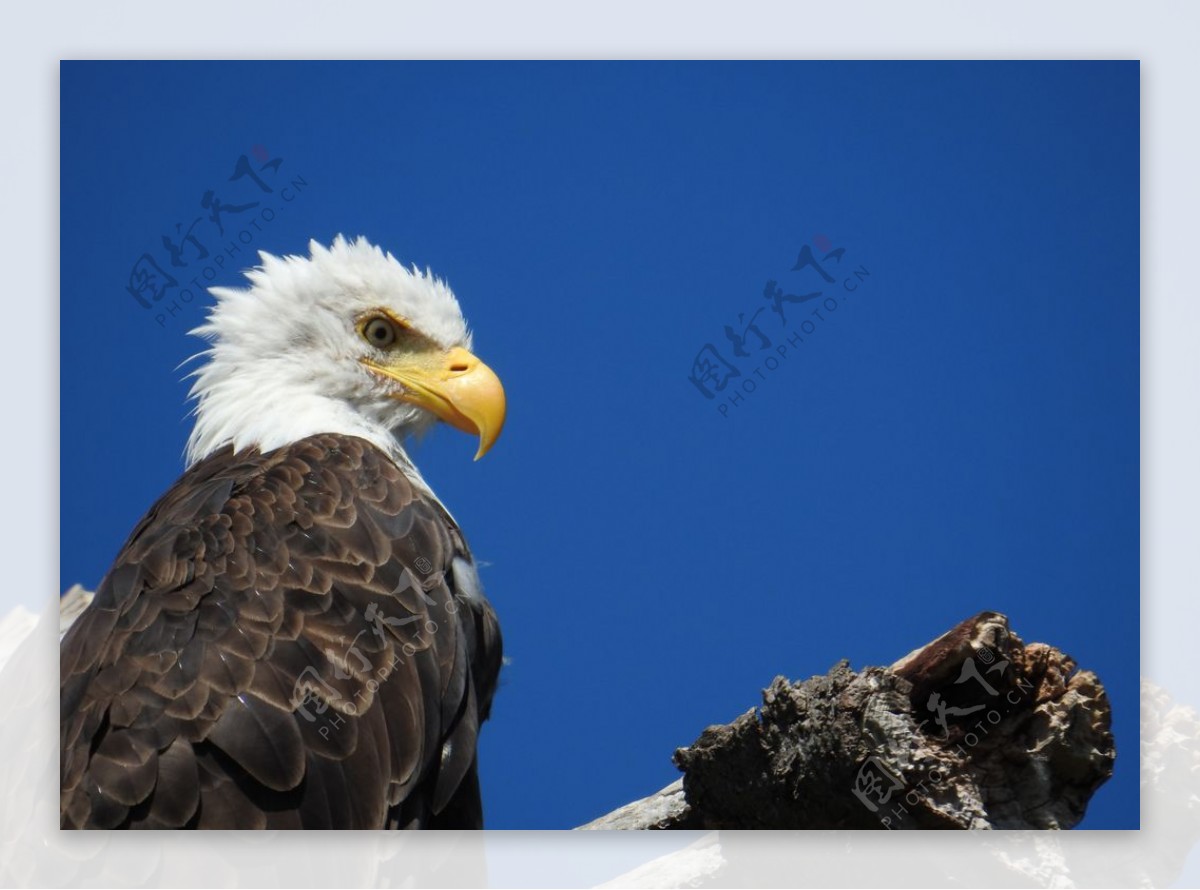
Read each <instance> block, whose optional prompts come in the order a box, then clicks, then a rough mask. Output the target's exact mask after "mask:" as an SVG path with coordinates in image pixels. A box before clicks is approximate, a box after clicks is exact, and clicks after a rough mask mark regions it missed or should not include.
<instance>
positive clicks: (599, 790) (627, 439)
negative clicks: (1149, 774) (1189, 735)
mask: <svg viewBox="0 0 1200 890" xmlns="http://www.w3.org/2000/svg"><path fill="white" fill-rule="evenodd" d="M1138 80H1139V72H1138V65H1137V63H1136V62H1104V63H1079V62H1072V63H1012V64H1004V63H961V64H960V63H882V64H872V63H790V64H763V63H756V64H707V65H687V64H451V63H437V64H431V63H392V64H319V63H298V64H291V63H215V64H206V63H184V64H181V63H169V64H152V63H133V64H126V63H122V64H116V63H64V64H63V66H62V341H61V342H62V379H61V397H62V488H61V491H62V556H61V572H62V579H61V580H62V584H63V587H64V588H65V587H66V586H68V585H69V584H71V583H73V582H77V581H78V582H83V583H85V584H87V585H89V586H94V585H95V584H96V583H97V582H98V581H99V580H100V577H101V576H102V574H103V573H104V571H105V570H106V569H107V567H108V565H109V564H110V562H111V560H112V558H113V556H114V555H115V553H116V551H117V549H118V548H119V547H120V545H121V543H122V541H123V540H124V538H125V536H126V534H127V533H128V532H129V530H130V528H131V527H132V526H133V524H134V523H135V522H136V521H137V519H138V518H139V517H140V515H141V514H142V512H143V511H144V510H145V509H146V508H147V507H148V506H149V505H150V504H151V503H152V502H153V500H154V499H155V498H156V497H157V496H158V495H159V494H160V493H161V492H162V491H163V490H164V489H165V488H166V487H167V486H168V485H170V484H171V482H172V481H173V480H174V479H175V478H176V476H177V475H178V474H179V472H180V471H181V469H182V460H181V453H182V449H183V445H184V442H185V440H186V437H187V433H188V429H189V424H188V421H187V416H186V415H187V410H188V408H187V406H186V404H185V397H186V392H187V386H186V384H185V382H183V380H182V374H183V372H182V371H178V370H177V369H176V367H177V365H179V363H180V362H181V361H183V360H184V359H185V358H187V357H188V356H190V355H192V354H193V353H195V352H196V351H197V350H198V349H199V348H200V346H199V342H198V341H196V340H195V339H194V338H191V337H189V336H188V335H187V333H186V332H187V330H188V329H189V328H191V327H193V326H194V325H196V324H198V323H199V322H200V321H201V320H202V318H203V306H204V305H207V297H206V296H205V297H204V298H203V299H201V298H200V297H197V298H196V299H194V300H193V301H192V302H191V303H187V304H180V306H181V308H180V310H179V312H178V314H177V315H176V316H174V317H171V316H168V317H167V318H166V319H160V320H159V321H161V323H159V322H157V321H156V319H155V315H156V312H154V311H150V312H148V311H145V310H143V309H142V308H140V307H139V306H138V305H137V303H136V302H135V301H134V299H133V298H132V297H131V296H130V295H129V294H128V293H126V291H125V284H126V282H127V279H128V276H129V272H130V268H131V266H132V265H133V263H134V261H135V260H136V259H137V258H138V257H139V256H140V255H141V254H142V253H143V252H148V253H151V254H152V255H153V256H155V257H156V258H157V260H158V262H159V263H160V264H162V265H163V267H164V268H168V265H167V260H166V254H165V252H164V251H163V249H162V247H161V236H162V235H163V234H165V233H170V234H173V232H174V228H173V227H174V225H175V224H176V223H177V222H183V223H184V227H185V228H186V227H187V225H188V224H189V223H190V222H191V221H192V219H194V218H195V217H197V216H201V215H203V214H204V212H205V211H204V210H203V209H202V208H201V207H200V200H201V196H202V195H203V193H204V192H205V191H206V190H208V189H215V190H216V191H217V194H218V196H219V197H220V198H221V199H222V200H223V201H226V202H228V203H238V202H247V201H254V200H260V198H262V199H263V202H264V203H263V205H262V206H266V207H269V208H271V209H273V210H275V214H274V219H273V221H271V222H269V223H267V222H264V221H262V219H261V217H259V223H258V225H259V230H257V231H255V230H253V229H250V228H247V227H246V226H244V225H242V224H239V223H238V222H237V220H238V219H239V217H237V216H227V217H226V221H227V235H228V236H227V237H226V238H224V239H219V238H217V237H216V234H215V227H213V226H212V224H211V223H209V222H208V221H207V220H202V222H201V223H200V224H199V225H198V226H197V227H196V229H195V231H196V233H197V234H198V235H199V236H200V239H201V241H202V242H204V243H206V245H207V246H208V248H209V249H210V250H211V251H213V253H214V254H215V253H216V252H217V251H218V250H221V249H222V248H223V246H224V245H226V244H228V243H230V242H236V238H237V232H239V231H241V230H243V229H246V231H248V232H249V233H250V234H251V235H252V243H251V244H250V245H249V246H245V245H243V246H242V247H241V252H240V253H239V254H236V255H235V256H233V257H232V258H231V259H230V260H229V261H228V262H227V267H226V268H227V271H225V272H223V273H221V274H220V275H219V276H218V281H217V283H220V284H229V285H236V284H238V283H239V278H238V276H237V274H236V271H235V270H236V269H240V268H243V267H246V266H248V265H251V264H252V263H253V262H254V261H255V256H254V254H253V253H252V250H254V249H264V250H268V251H270V252H275V253H296V252H303V251H305V250H306V245H307V242H308V239H309V238H310V237H315V238H318V239H320V240H323V241H326V242H328V241H329V240H330V239H332V237H333V236H334V235H335V234H337V233H339V232H344V233H346V234H348V235H350V234H365V235H367V236H368V237H369V238H371V239H372V240H373V241H375V242H377V243H379V244H381V245H383V246H385V247H386V248H388V249H390V250H392V251H393V252H394V253H396V254H397V255H398V256H399V257H401V258H402V259H404V260H407V261H415V262H417V263H418V264H420V265H422V266H426V265H428V266H430V267H431V268H433V269H434V270H435V271H436V272H437V273H438V274H440V275H442V276H444V277H446V278H447V279H448V280H449V282H450V284H451V285H452V286H453V287H454V289H455V291H456V292H457V293H458V295H459V297H460V299H461V301H462V303H463V305H464V307H465V309H466V312H467V314H468V318H469V320H470V322H471V323H472V325H473V327H474V328H475V330H476V347H477V350H476V351H477V352H478V353H479V354H480V355H481V356H482V357H483V358H484V359H485V360H486V361H488V362H489V364H491V365H492V367H494V368H495V369H496V370H497V372H498V373H499V374H500V376H501V378H502V379H503V380H504V382H505V385H506V388H507V390H508V393H509V400H510V416H509V421H508V426H507V428H506V430H505V433H504V436H503V438H502V439H501V441H500V443H499V445H498V446H497V447H496V449H495V450H494V451H493V452H492V453H491V454H489V455H488V457H487V458H486V459H485V460H483V461H480V462H479V463H472V462H471V459H470V458H471V455H472V453H473V449H474V444H473V443H472V442H471V441H469V439H468V438H467V437H466V436H462V435H461V434H458V433H455V432H454V431H451V430H448V429H441V430H438V431H437V432H436V433H435V434H434V435H432V436H431V437H430V438H429V439H427V440H426V441H425V442H423V443H421V444H420V445H419V447H417V448H416V450H415V453H416V457H417V459H418V461H419V463H420V465H421V467H422V469H423V470H424V472H425V473H426V476H427V478H429V479H430V481H431V482H432V484H433V485H434V487H435V489H436V490H437V492H438V493H439V495H440V496H441V498H442V499H443V500H444V501H445V503H446V504H447V505H448V506H449V507H450V509H451V510H452V511H453V512H454V513H455V515H456V516H457V517H458V518H459V519H460V521H461V522H462V523H463V525H464V527H465V529H466V531H467V533H468V536H469V538H470V540H471V543H472V546H473V548H474V550H475V552H476V555H477V556H478V558H479V559H480V560H482V561H484V562H485V563H486V567H485V568H484V581H485V584H486V586H487V589H488V592H489V595H490V597H491V598H492V600H493V602H494V603H495V605H496V608H497V609H498V611H499V614H500V616H501V619H502V622H503V627H504V634H505V641H506V647H507V652H508V655H509V656H510V657H511V660H512V661H511V664H510V665H509V666H508V667H507V668H506V670H505V672H504V678H503V686H502V689H501V691H500V693H499V695H498V697H497V700H496V706H495V713H494V718H493V720H492V721H491V723H489V724H488V726H487V728H486V730H485V732H484V735H483V744H482V769H483V791H484V795H485V803H486V809H487V816H488V820H489V824H490V826H491V827H497V828H515V827H564V828H565V827H570V826H574V825H577V824H580V823H582V822H585V821H587V820H589V819H591V818H593V817H595V816H598V815H601V814H602V813H605V812H607V811H609V810H611V809H612V808H614V807H616V806H618V805H620V804H623V803H626V802H628V801H629V800H631V799H634V798H636V797H639V796H641V795H644V794H647V793H649V792H651V791H653V790H655V789H657V788H659V787H661V786H663V785H666V784H667V783H669V782H671V781H673V780H674V779H675V778H676V776H677V773H676V771H675V769H674V767H673V766H672V765H671V761H670V755H671V752H672V751H673V750H674V749H675V748H676V747H677V746H680V745H685V744H687V743H689V742H691V741H692V740H693V739H694V738H695V737H696V736H697V734H698V733H699V732H700V731H701V730H702V729H703V728H704V727H705V726H706V725H707V724H710V723H715V722H725V721H728V720H730V719H732V718H733V717H735V716H737V715H738V714H739V713H741V712H743V711H744V710H746V709H747V708H748V707H750V706H751V705H753V704H755V703H756V702H757V700H758V690H759V689H760V688H761V687H763V686H765V685H767V684H768V683H769V682H770V681H771V679H772V678H773V677H774V676H775V675H777V674H785V675H787V676H789V677H793V678H803V677H807V676H810V675H812V674H816V673H824V672H825V671H826V670H827V669H828V668H829V667H830V666H831V665H832V664H833V663H834V662H836V661H837V660H838V659H839V658H843V657H845V658H849V659H850V661H851V663H852V664H853V665H854V666H855V667H860V666H864V665H871V664H887V663H890V662H891V661H893V660H894V659H896V658H897V657H899V656H901V655H903V654H905V653H906V652H908V651H909V650H910V649H911V648H913V647H914V646H916V645H918V644H920V643H923V642H925V641H927V640H929V639H932V638H933V637H934V636H936V635H937V634H939V633H941V632H942V631H943V630H945V629H947V628H948V627H950V626H952V625H953V624H955V623H957V622H958V621H959V620H961V619H963V618H966V617H968V616H970V615H972V614H974V613H976V612H978V611H980V610H982V609H994V610H998V611H1002V612H1004V613H1006V614H1008V615H1009V616H1010V617H1011V620H1012V623H1013V626H1014V629H1015V630H1016V632H1017V633H1018V634H1020V635H1021V636H1022V637H1023V638H1024V639H1026V640H1027V641H1032V640H1038V641H1045V642H1049V643H1052V644H1054V645H1057V646H1059V647H1061V648H1063V649H1065V650H1066V651H1067V652H1069V653H1071V654H1072V655H1073V656H1074V657H1075V658H1076V659H1078V661H1079V662H1080V664H1081V665H1082V666H1084V667H1086V668H1090V669H1093V670H1095V671H1097V672H1098V673H1099V675H1100V677H1101V679H1102V680H1103V681H1104V683H1105V685H1106V686H1107V688H1108V690H1109V693H1110V694H1111V696H1112V700H1113V712H1114V729H1115V733H1116V738H1117V745H1118V760H1117V767H1116V774H1115V775H1114V777H1113V779H1112V780H1111V781H1110V782H1109V783H1108V784H1107V785H1106V786H1104V787H1103V788H1102V789H1101V790H1100V791H1099V792H1098V793H1097V795H1096V797H1095V798H1094V801H1093V804H1092V807H1091V809H1090V810H1089V813H1088V817H1087V819H1086V821H1085V822H1084V825H1083V827H1092V828H1134V827H1137V825H1138V769H1137V758H1138V661H1139V659H1138V613H1139V609H1138V596H1139V578H1138V574H1139V572H1138V530H1139V526H1138V407H1139V406H1138V324H1139V310H1138V255H1139V227H1138V210H1139V208H1138V167H1139V157H1138V143H1139V136H1138V115H1139V105H1138V91H1139V83H1138ZM255 145H258V146H260V147H261V148H260V149H259V150H260V152H261V151H262V149H263V148H265V149H266V151H267V155H269V156H270V157H272V158H274V157H278V158H282V164H281V165H280V166H279V169H278V171H277V172H276V173H272V172H271V171H270V170H268V171H266V172H265V173H264V174H263V176H264V179H265V180H266V181H268V182H274V183H275V185H276V186H279V185H280V184H281V183H283V182H286V181H295V180H296V179H297V178H299V179H301V180H303V181H304V183H306V185H304V186H296V187H294V189H293V190H292V191H291V192H290V194H292V196H293V199H294V200H292V201H291V202H284V201H283V200H282V198H281V197H280V193H279V190H278V188H277V189H276V192H275V193H273V194H272V195H264V194H263V193H261V192H258V190H257V189H256V188H255V187H254V185H253V183H251V182H249V181H248V180H246V179H243V180H240V181H235V182H229V181H228V177H229V175H230V174H231V173H232V172H233V165H234V162H235V161H236V159H237V158H238V156H239V155H241V154H248V155H250V157H251V159H253V158H254V154H253V146H255ZM255 166H256V167H257V166H259V164H257V163H256V165H255ZM259 212H261V208H257V209H256V210H255V211H253V212H251V211H247V212H246V213H245V214H243V215H242V217H241V218H242V219H245V220H248V219H249V218H250V217H252V216H255V214H256V213H259ZM818 235H825V236H827V237H828V238H829V239H830V241H831V242H832V243H833V245H834V246H841V247H845V248H846V254H845V256H844V258H843V260H842V264H835V270H836V271H838V276H839V280H840V277H841V276H842V270H840V269H837V266H838V265H840V266H842V267H843V268H852V267H858V266H859V265H862V266H865V267H866V268H867V269H869V271H870V273H871V275H870V277H869V278H867V279H865V280H864V282H863V284H862V286H861V287H860V289H859V291H857V292H856V293H855V294H854V295H844V294H843V296H846V297H847V298H846V299H842V300H841V302H840V304H839V308H838V309H837V311H836V313H833V314H828V313H827V318H826V320H825V321H824V322H822V323H820V325H819V326H817V327H816V329H815V331H814V333H813V334H812V335H811V336H809V337H807V338H806V339H805V342H804V343H803V344H802V345H800V346H798V347H795V348H794V349H793V350H792V352H791V353H790V354H789V357H788V358H787V360H786V361H785V362H783V363H782V365H781V366H780V367H779V368H778V369H777V370H776V371H775V372H772V373H769V374H766V373H764V377H765V379H762V380H759V385H758V388H757V389H756V390H755V392H754V393H753V394H751V395H749V396H747V397H746V398H745V400H744V402H742V403H741V404H740V405H738V406H736V409H734V410H731V411H730V412H729V416H727V417H726V416H722V415H721V414H720V413H719V412H718V411H717V409H716V405H717V404H718V403H717V402H716V401H713V402H710V401H707V400H705V399H704V398H703V397H702V396H701V395H700V394H699V392H698V391H697V389H696V388H695V387H694V386H693V385H692V384H691V383H690V382H689V381H688V379H687V378H688V374H689V373H690V371H691V366H692V361H693V358H694V357H695V355H696V353H697V351H698V350H699V349H700V348H701V346H703V344H705V343H713V344H714V345H716V346H717V347H718V348H719V349H721V351H722V353H723V354H724V355H725V357H726V358H732V356H731V354H730V350H729V342H728V340H726V339H725V337H724V335H723V333H722V332H723V329H724V326H725V325H727V324H730V325H732V324H735V323H736V320H737V315H738V313H741V312H745V313H751V312H753V311H754V310H755V309H758V308H760V307H766V311H764V312H763V313H762V314H761V315H759V317H758V320H759V323H760V326H761V328H762V330H763V332H764V334H766V335H767V336H768V337H770V338H771V339H772V340H773V342H774V343H778V342H780V340H781V339H782V335H783V333H784V329H783V328H782V326H781V325H780V324H779V320H778V318H777V316H775V315H774V314H773V313H771V312H770V310H769V306H768V304H767V303H766V301H765V300H764V299H763V297H762V290H763V286H764V284H765V282H766V280H767V279H769V278H774V279H777V280H779V282H780V284H781V285H782V286H784V287H785V289H787V290H788V291H789V292H791V293H804V292H809V291H811V290H815V289H817V288H818V287H819V286H820V282H818V281H817V280H816V279H815V278H814V277H812V276H814V275H815V273H814V272H813V270H807V271H806V272H804V273H797V272H791V271H790V269H791V267H792V265H793V264H794V262H795V260H796V256H797V253H798V251H799V249H800V247H801V246H802V245H803V244H805V243H811V242H812V239H813V238H814V236H818ZM210 260H211V258H210ZM203 265H205V264H204V263H200V264H196V266H195V268H194V271H199V270H200V268H201V267H202V266H203ZM181 271H182V270H181ZM193 274H194V273H193ZM177 277H179V278H180V279H181V283H184V282H186V276H182V275H180V276H177ZM808 284H813V285H814V286H813V287H806V285H808ZM801 288H804V290H800V289H801ZM835 290H836V287H831V288H830V291H829V292H830V293H832V292H834V291H835ZM178 294H179V290H178V289H176V290H175V291H174V292H172V294H171V295H170V296H168V297H167V298H165V299H164V301H163V303H164V304H166V303H169V302H170V301H171V299H172V298H173V297H178ZM810 306H811V304H810ZM787 308H788V309H789V321H790V322H791V324H792V326H793V328H794V326H795V325H798V324H799V322H800V320H801V319H803V318H805V317H806V316H807V312H808V311H809V308H808V307H803V308H802V307H800V306H794V307H792V306H789V307H787ZM814 321H815V319H814ZM789 330H790V329H789ZM748 348H749V350H750V351H751V352H752V354H753V355H758V353H757V352H756V350H757V344H756V343H755V342H754V341H753V340H752V341H751V342H750V343H749V344H748ZM767 354H768V353H761V355H763V356H765V355H767ZM753 355H752V357H753ZM754 364H755V362H750V363H749V366H748V367H747V369H746V372H745V374H744V375H743V378H744V379H745V378H748V377H749V376H750V374H751V373H752V368H753V366H754ZM737 382H740V381H737V380H735V381H734V382H733V383H731V384H730V385H731V386H732V385H735V384H736V383H737ZM847 793H849V791H847Z"/></svg>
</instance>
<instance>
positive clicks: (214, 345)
mask: <svg viewBox="0 0 1200 890" xmlns="http://www.w3.org/2000/svg"><path fill="white" fill-rule="evenodd" d="M309 252H310V255H309V256H307V257H303V256H286V257H276V256H272V255H270V254H267V253H261V252H260V253H259V257H260V261H261V264H260V265H259V266H257V267H255V268H254V269H251V270H250V271H248V272H246V277H247V279H249V282H250V287H249V288H246V289H236V288H227V287H214V288H211V289H210V292H211V293H212V295H213V296H214V297H215V299H216V304H215V305H214V306H213V308H212V310H211V311H210V313H209V316H208V319H207V321H206V323H205V324H203V325H201V326H200V327H198V328H196V329H195V330H194V331H192V333H193V334H196V335H198V336H201V337H203V338H205V339H206V340H208V341H209V343H210V346H209V348H208V349H207V350H206V351H204V352H202V353H201V354H200V356H199V357H200V358H202V359H204V363H203V365H202V366H201V367H199V368H198V369H197V370H196V371H194V372H193V373H192V375H191V376H193V377H194V378H195V382H194V384H193V386H192V390H191V396H192V398H193V399H194V400H195V403H196V405H195V410H194V413H195V415H196V425H195V427H194V429H193V431H192V434H191V437H190V439H189V440H188V455H187V456H188V462H189V464H190V463H195V462H196V461H198V460H200V459H202V458H204V457H206V456H207V455H209V454H211V453H212V452H213V451H215V450H217V449H219V448H222V447H225V446H227V445H232V446H233V447H234V449H235V450H240V449H242V448H245V447H250V446H254V447H257V448H258V449H259V450H261V451H264V452H265V451H268V450H271V449H274V448H278V447H282V446H283V445H286V444H288V443H290V442H294V441H297V440H299V439H302V438H304V437H306V436H310V435H316V434H319V433H342V434H346V435H356V436H361V437H363V438H366V439H368V440H369V441H371V442H373V443H374V444H376V445H378V446H379V447H381V448H383V449H384V450H386V451H394V450H396V449H397V448H399V447H400V442H402V441H403V440H404V439H405V438H406V437H408V436H410V435H412V434H414V433H419V432H421V431H423V430H425V429H427V428H428V427H430V426H431V425H432V424H433V423H435V422H436V421H437V420H442V421H445V422H446V423H448V424H450V425H451V426H453V427H455V428H457V429H460V430H463V431H465V432H468V433H471V434H473V435H477V436H479V451H478V453H477V454H476V455H475V457H476V459H478V458H480V457H482V456H483V454H484V453H485V452H486V451H487V450H488V449H489V448H491V446H492V445H493V444H494V443H495V441H496V439H497V438H498V437H499V435H500V429H501V427H502V426H503V424H504V414H505V400H504V389H503V387H502V386H501V385H500V380H499V378H497V376H496V375H495V374H494V373H493V372H492V370H491V369H490V368H489V367H488V366H487V365H485V364H484V363H483V362H481V361H480V360H479V359H478V358H476V357H475V355H474V354H472V352H471V333H470V331H469V330H468V329H467V323H466V320H465V319H464V318H463V314H462V310H461V309H460V308H459V305H458V300H457V299H456V298H455V296H454V294H453V293H452V292H451V290H450V288H449V287H448V286H447V285H446V284H445V282H443V281H442V280H441V279H438V278H436V277H434V276H433V275H432V274H431V273H430V272H429V271H428V270H426V271H425V272H421V271H420V270H419V269H417V268H416V267H415V266H413V267H412V268H411V269H410V268H407V267H405V266H403V265H402V264H401V263H400V262H398V261H397V260H396V259H395V257H393V256H392V255H391V254H390V253H385V252H384V251H382V250H380V248H378V247H376V246H374V245H372V244H370V243H368V242H367V241H366V239H364V238H359V239H357V240H355V241H348V240H346V239H345V238H343V237H342V236H341V235H339V236H338V237H337V238H336V239H334V242H333V244H332V245H331V246H330V247H328V248H326V247H324V246H323V245H321V244H318V243H317V242H316V241H312V242H310V243H309Z"/></svg>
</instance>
